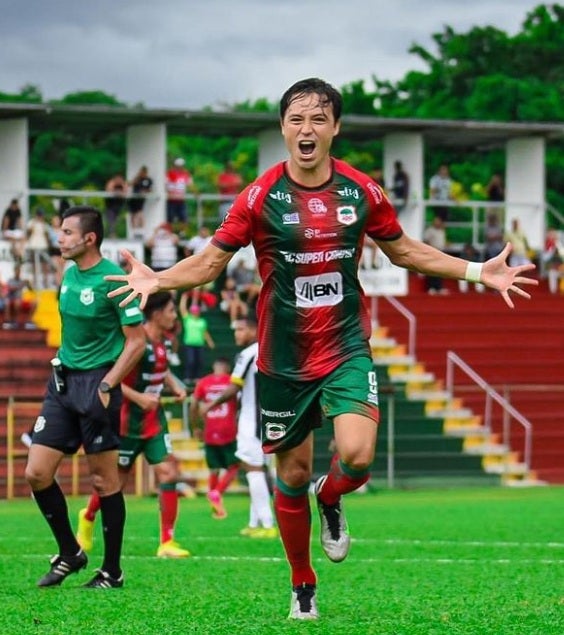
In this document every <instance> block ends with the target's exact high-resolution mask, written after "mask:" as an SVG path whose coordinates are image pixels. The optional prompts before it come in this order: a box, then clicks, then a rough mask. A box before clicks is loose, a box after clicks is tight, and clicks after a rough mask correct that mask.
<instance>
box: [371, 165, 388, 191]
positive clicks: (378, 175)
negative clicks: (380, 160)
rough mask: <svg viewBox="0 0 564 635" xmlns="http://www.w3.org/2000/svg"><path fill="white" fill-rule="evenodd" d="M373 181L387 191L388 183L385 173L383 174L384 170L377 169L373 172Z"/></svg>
mask: <svg viewBox="0 0 564 635" xmlns="http://www.w3.org/2000/svg"><path fill="white" fill-rule="evenodd" d="M371 176H372V179H373V180H374V181H376V183H378V185H379V186H380V187H381V188H382V189H383V190H384V191H386V181H385V180H384V173H383V172H382V168H380V167H377V168H374V169H373V170H372V174H371Z"/></svg>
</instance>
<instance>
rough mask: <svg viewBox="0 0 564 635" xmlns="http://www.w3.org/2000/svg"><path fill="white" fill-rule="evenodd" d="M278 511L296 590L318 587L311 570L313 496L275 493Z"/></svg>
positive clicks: (275, 490) (282, 536)
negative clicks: (311, 502) (311, 585)
mask: <svg viewBox="0 0 564 635" xmlns="http://www.w3.org/2000/svg"><path fill="white" fill-rule="evenodd" d="M274 511H275V513H276V519H277V521H278V529H279V531H280V538H281V539H282V544H283V545H284V550H285V551H286V557H287V558H288V562H289V564H290V569H291V572H292V586H298V585H300V584H315V583H316V576H315V571H314V570H313V568H312V566H311V553H310V536H311V510H310V508H309V496H308V495H307V493H306V494H300V495H299V496H288V495H287V494H284V493H283V492H281V491H280V490H279V489H278V488H277V487H276V488H275V489H274Z"/></svg>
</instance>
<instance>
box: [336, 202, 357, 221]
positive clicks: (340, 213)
mask: <svg viewBox="0 0 564 635" xmlns="http://www.w3.org/2000/svg"><path fill="white" fill-rule="evenodd" d="M357 220H358V216H357V215H356V207H355V206H354V205H341V206H340V207H337V221H338V222H339V223H341V225H352V224H353V223H356V221H357Z"/></svg>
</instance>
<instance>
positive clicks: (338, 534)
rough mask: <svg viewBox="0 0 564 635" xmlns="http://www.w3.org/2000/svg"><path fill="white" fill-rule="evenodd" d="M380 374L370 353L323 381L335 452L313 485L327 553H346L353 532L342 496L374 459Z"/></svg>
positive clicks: (361, 480) (333, 556) (363, 478)
mask: <svg viewBox="0 0 564 635" xmlns="http://www.w3.org/2000/svg"><path fill="white" fill-rule="evenodd" d="M377 389H378V387H377V382H376V374H375V373H374V371H373V369H372V362H371V360H369V359H368V358H358V359H352V360H349V361H348V362H346V363H345V364H343V365H342V366H341V367H340V368H338V369H337V370H336V371H334V372H333V373H332V374H331V375H330V376H329V377H328V378H326V380H325V381H324V385H323V394H322V404H323V408H324V410H325V412H326V413H327V416H328V417H329V418H332V419H333V423H334V430H335V445H336V448H337V453H336V455H335V456H334V457H333V460H332V462H331V466H330V468H329V472H328V473H327V474H326V475H324V476H322V477H321V478H320V479H318V481H317V483H316V485H315V493H316V496H317V502H318V509H319V514H320V521H321V544H322V546H323V549H324V551H325V553H326V555H327V557H328V558H329V559H330V560H332V561H334V562H340V561H341V560H343V559H344V558H346V556H347V554H348V551H349V546H350V537H349V535H348V531H347V524H346V520H345V515H344V513H343V508H342V502H341V497H342V496H343V495H344V494H348V493H349V492H352V491H354V490H356V489H358V488H359V487H361V486H362V485H364V484H365V483H366V482H367V481H368V478H369V469H370V465H371V464H372V461H373V459H374V449H375V445H376V434H377V422H378V418H379V411H378V395H377Z"/></svg>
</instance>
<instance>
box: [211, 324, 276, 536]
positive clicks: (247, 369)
mask: <svg viewBox="0 0 564 635" xmlns="http://www.w3.org/2000/svg"><path fill="white" fill-rule="evenodd" d="M234 330H235V342H236V344H237V346H243V347H244V348H243V350H242V351H241V352H240V353H239V355H238V356H237V359H236V361H235V368H234V369H233V372H232V373H231V381H230V382H229V384H228V385H227V386H226V387H225V388H224V390H223V391H222V392H221V393H219V394H216V395H214V398H213V399H211V400H209V401H208V402H207V403H205V404H203V407H202V414H203V415H206V414H209V413H210V412H213V411H214V409H215V408H217V407H218V406H221V405H224V404H225V403H230V402H231V401H232V400H233V399H234V398H235V397H236V396H237V394H239V396H240V399H239V403H240V407H239V415H238V417H237V451H236V453H235V455H236V457H237V458H238V459H239V460H240V461H241V467H242V468H243V469H244V470H245V473H246V476H247V483H248V485H249V497H250V514H249V524H248V525H247V526H246V527H245V528H244V529H243V530H242V531H241V534H242V535H243V536H250V537H251V538H276V537H277V536H278V530H277V529H276V528H275V527H274V516H273V514H272V507H271V502H270V493H269V490H268V483H267V480H266V472H265V467H266V465H267V460H266V457H265V454H264V452H263V450H262V446H261V435H260V433H259V432H258V431H259V430H260V415H259V413H260V407H259V404H258V395H257V388H256V387H257V374H258V371H257V355H258V342H257V322H256V319H255V317H254V316H253V317H250V316H249V317H246V318H243V319H240V320H237V321H236V322H235V329H234Z"/></svg>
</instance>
